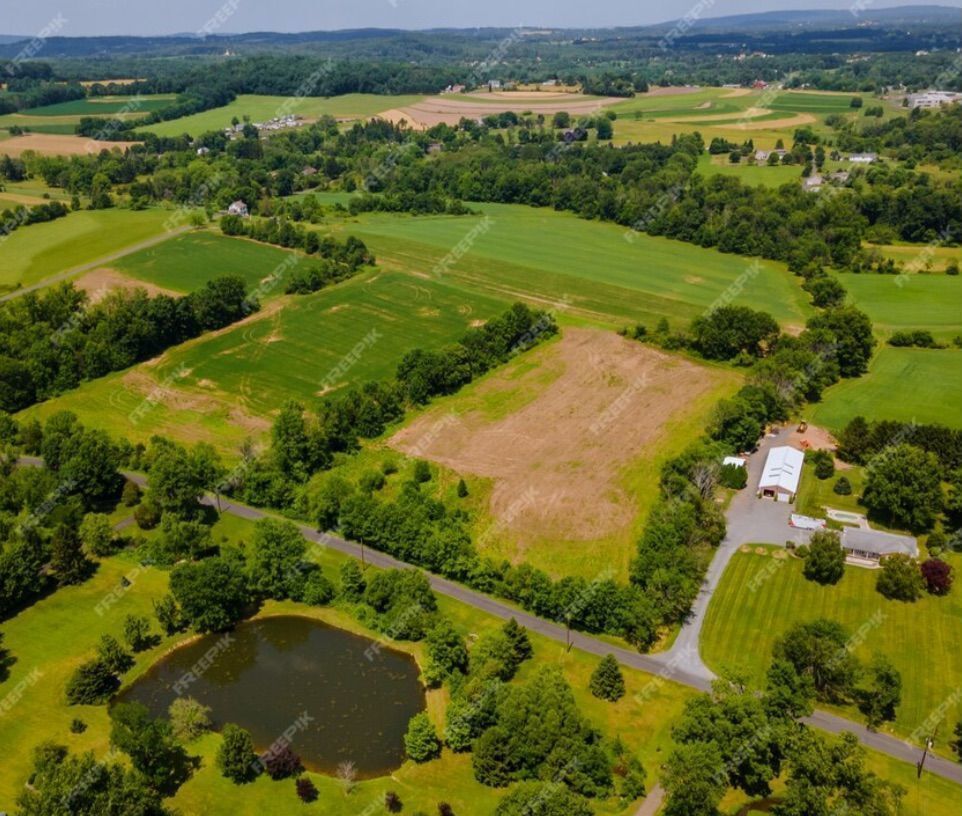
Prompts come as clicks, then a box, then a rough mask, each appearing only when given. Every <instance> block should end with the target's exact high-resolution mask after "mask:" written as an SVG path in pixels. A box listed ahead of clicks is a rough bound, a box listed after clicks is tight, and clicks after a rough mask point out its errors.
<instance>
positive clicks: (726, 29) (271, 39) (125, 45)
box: [0, 5, 962, 62]
mask: <svg viewBox="0 0 962 816" xmlns="http://www.w3.org/2000/svg"><path fill="white" fill-rule="evenodd" d="M676 24H677V20H668V21H665V22H663V23H660V24H658V25H650V26H626V27H620V28H603V29H560V28H545V27H537V28H536V27H532V28H529V29H525V30H524V37H525V40H526V41H528V42H529V43H534V44H537V43H538V42H544V43H556V42H557V41H558V40H559V38H563V39H564V40H566V41H569V42H583V41H588V40H602V41H608V42H612V41H622V42H625V41H627V42H629V43H630V42H632V41H637V43H638V46H639V47H645V46H646V45H647V46H649V47H650V46H651V45H652V44H656V43H657V41H658V39H659V38H660V37H663V36H664V34H665V33H666V32H668V31H670V30H671V29H672V28H674V27H675V26H676ZM511 31H512V29H509V28H503V27H502V28H473V29H451V28H437V29H429V30H424V31H405V30H400V29H380V28H363V29H345V30H339V31H305V32H297V33H278V32H271V31H254V32H247V33H242V34H215V35H212V36H210V37H198V36H196V35H194V34H176V35H170V36H159V37H134V36H110V37H51V38H50V39H48V40H47V41H46V42H45V43H44V48H43V55H42V58H44V59H63V58H71V57H120V56H149V57H156V56H202V55H217V54H222V53H224V52H225V51H231V52H232V53H237V54H245V55H250V54H255V53H265V52H276V51H287V52H300V53H318V52H322V53H324V54H326V55H329V56H333V57H358V58H370V59H392V58H393V59H401V60H408V59H417V60H418V61H423V62H431V61H435V62H440V61H444V60H451V59H458V58H470V57H472V56H473V57H475V58H483V57H484V56H485V55H486V53H487V50H486V49H490V47H491V44H496V43H499V42H501V41H503V40H504V38H505V37H507V36H509V35H510V34H511ZM827 32H830V34H827ZM24 39H29V38H24V37H15V36H12V35H0V59H3V58H8V59H9V58H11V57H13V56H15V55H16V54H17V52H18V51H19V49H20V48H21V47H22V46H21V45H18V43H22V41H23V40H24ZM683 43H688V44H690V45H692V46H693V47H703V46H707V47H712V46H715V47H724V46H728V47H734V46H735V44H744V45H745V46H751V47H757V48H764V49H765V50H771V51H775V52H778V51H786V50H788V51H791V50H793V47H798V46H801V50H808V51H825V52H829V53H831V52H834V51H838V52H847V51H864V50H880V51H882V50H884V51H892V50H908V51H911V50H915V49H917V48H928V47H935V48H942V49H944V48H954V47H958V45H959V44H960V43H962V10H960V9H958V8H953V7H950V6H938V5H932V6H898V7H894V8H874V7H873V6H869V7H868V8H866V9H864V10H861V11H859V12H858V13H857V15H856V14H853V12H852V11H849V10H844V11H826V10H809V11H805V10H798V11H772V12H760V13H756V14H739V15H733V16H728V17H714V18H706V19H702V20H698V21H696V22H695V23H694V24H693V25H691V26H690V27H688V28H687V29H686V30H685V31H684V33H683V36H682V37H680V38H678V39H676V40H675V45H676V46H677V45H682V44H683Z"/></svg>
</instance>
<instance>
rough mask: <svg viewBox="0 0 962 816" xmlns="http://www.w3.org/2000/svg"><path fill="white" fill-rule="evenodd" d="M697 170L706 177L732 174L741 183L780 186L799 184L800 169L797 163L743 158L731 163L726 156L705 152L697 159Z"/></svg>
mask: <svg viewBox="0 0 962 816" xmlns="http://www.w3.org/2000/svg"><path fill="white" fill-rule="evenodd" d="M698 172H699V173H701V174H702V175H703V176H705V177H706V178H711V177H712V176H734V177H735V178H737V179H740V180H741V182H742V183H743V184H749V185H752V186H756V185H762V186H764V187H781V186H782V185H783V184H792V183H794V184H801V178H802V171H801V168H799V167H798V165H791V164H779V165H777V166H776V167H769V166H768V165H767V164H764V163H762V164H749V163H748V162H746V161H745V160H744V159H743V160H742V161H741V162H739V163H738V164H732V163H731V162H730V161H729V160H728V156H727V155H724V156H709V155H708V154H707V153H706V154H705V155H704V156H702V157H701V159H699V161H698Z"/></svg>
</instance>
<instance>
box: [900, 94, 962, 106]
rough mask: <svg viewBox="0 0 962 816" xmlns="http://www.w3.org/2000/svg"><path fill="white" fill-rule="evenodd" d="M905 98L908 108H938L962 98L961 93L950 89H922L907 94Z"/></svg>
mask: <svg viewBox="0 0 962 816" xmlns="http://www.w3.org/2000/svg"><path fill="white" fill-rule="evenodd" d="M907 99H908V103H909V107H910V108H939V107H941V106H942V105H951V104H952V103H953V102H958V101H960V100H962V94H959V93H952V92H951V91H923V92H922V93H917V94H909V95H908V97H907Z"/></svg>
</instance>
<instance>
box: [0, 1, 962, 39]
mask: <svg viewBox="0 0 962 816" xmlns="http://www.w3.org/2000/svg"><path fill="white" fill-rule="evenodd" d="M939 3H940V0H655V1H653V0H604V2H584V0H0V34H21V35H28V36H31V37H32V36H36V35H38V34H42V33H43V32H45V31H46V32H48V33H55V34H57V35H59V36H65V37H69V36H73V37H79V36H96V35H108V34H141V35H144V34H154V35H158V34H174V33H186V32H197V31H201V30H206V31H209V32H215V31H220V32H223V33H239V32H245V31H321V30H325V31H327V30H334V29H342V28H367V27H373V28H404V29H423V28H438V27H452V28H472V27H475V26H504V27H515V26H519V25H524V26H539V25H544V26H568V27H595V26H596V27H606V26H619V25H622V26H629V25H644V24H647V23H660V22H666V21H669V20H676V19H679V18H681V17H684V16H685V15H686V14H688V13H689V12H692V11H694V12H698V13H699V16H703V17H723V16H727V15H729V14H742V13H746V12H756V11H773V10H785V9H799V8H801V9H809V8H834V9H842V10H844V9H850V8H853V6H854V7H856V8H858V7H862V8H865V7H875V8H883V7H891V6H896V5H936V4H939ZM941 4H943V5H951V6H957V5H959V3H958V0H941Z"/></svg>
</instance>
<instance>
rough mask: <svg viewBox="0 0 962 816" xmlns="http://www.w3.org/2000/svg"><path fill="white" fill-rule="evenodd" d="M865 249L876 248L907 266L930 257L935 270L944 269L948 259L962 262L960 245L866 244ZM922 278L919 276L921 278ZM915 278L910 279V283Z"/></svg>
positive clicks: (940, 270) (923, 262)
mask: <svg viewBox="0 0 962 816" xmlns="http://www.w3.org/2000/svg"><path fill="white" fill-rule="evenodd" d="M865 246H866V249H869V250H872V249H877V250H878V251H879V252H881V253H882V255H884V256H885V257H886V258H892V259H894V260H896V261H901V262H902V263H904V264H906V265H907V266H909V265H912V264H917V263H919V261H920V260H921V263H922V264H923V267H924V264H925V262H926V260H927V259H931V262H932V270H933V271H936V272H942V271H945V267H946V265H947V264H948V262H949V261H950V260H956V261H958V262H959V263H962V247H957V246H955V247H949V246H932V247H930V246H928V245H927V244H922V245H919V244H866V245H865ZM921 279H922V278H919V280H921ZM914 282H915V279H913V280H912V283H914Z"/></svg>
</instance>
